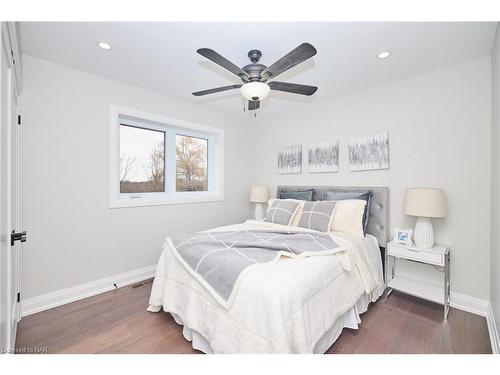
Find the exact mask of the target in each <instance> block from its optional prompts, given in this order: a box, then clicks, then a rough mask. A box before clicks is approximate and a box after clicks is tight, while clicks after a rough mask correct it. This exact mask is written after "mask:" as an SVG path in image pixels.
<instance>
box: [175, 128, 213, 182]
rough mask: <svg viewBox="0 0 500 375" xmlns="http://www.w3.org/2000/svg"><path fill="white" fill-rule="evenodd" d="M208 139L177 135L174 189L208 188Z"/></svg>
mask: <svg viewBox="0 0 500 375" xmlns="http://www.w3.org/2000/svg"><path fill="white" fill-rule="evenodd" d="M207 150H208V140H206V139H203V138H195V137H188V136H184V135H177V137H176V191H207V190H208V176H207V165H208V157H207Z"/></svg>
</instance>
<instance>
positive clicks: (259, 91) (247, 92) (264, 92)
mask: <svg viewBox="0 0 500 375" xmlns="http://www.w3.org/2000/svg"><path fill="white" fill-rule="evenodd" d="M270 90H271V88H270V87H269V85H268V84H267V83H263V82H248V83H245V84H244V85H243V86H241V95H243V96H244V97H245V99H247V100H254V101H256V100H262V99H264V98H265V97H266V96H268V95H269V91H270Z"/></svg>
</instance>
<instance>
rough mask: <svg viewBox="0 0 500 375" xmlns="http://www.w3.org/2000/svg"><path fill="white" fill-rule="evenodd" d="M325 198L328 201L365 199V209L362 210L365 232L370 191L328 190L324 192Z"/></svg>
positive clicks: (370, 197) (370, 196)
mask: <svg viewBox="0 0 500 375" xmlns="http://www.w3.org/2000/svg"><path fill="white" fill-rule="evenodd" d="M326 199H327V200H329V201H343V200H346V199H362V200H364V201H366V206H365V211H364V212H363V233H364V234H366V228H367V226H368V219H369V212H370V201H371V199H372V192H371V191H360V192H354V191H328V192H327V193H326Z"/></svg>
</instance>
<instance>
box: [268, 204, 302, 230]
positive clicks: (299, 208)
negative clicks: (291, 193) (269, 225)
mask: <svg viewBox="0 0 500 375" xmlns="http://www.w3.org/2000/svg"><path fill="white" fill-rule="evenodd" d="M277 200H280V199H278V198H273V199H269V201H268V202H267V209H268V210H269V207H271V205H272V204H273V202H274V201H277ZM281 200H286V201H292V202H298V203H299V205H298V206H297V208H296V209H295V212H294V213H293V216H292V220H291V222H290V226H292V227H296V226H297V225H298V224H299V220H300V215H301V214H302V210H303V209H304V203H305V201H303V200H300V199H281Z"/></svg>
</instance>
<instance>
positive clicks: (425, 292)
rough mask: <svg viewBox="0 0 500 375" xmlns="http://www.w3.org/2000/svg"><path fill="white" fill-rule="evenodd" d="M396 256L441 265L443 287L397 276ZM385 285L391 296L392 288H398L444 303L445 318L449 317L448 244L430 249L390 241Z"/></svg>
mask: <svg viewBox="0 0 500 375" xmlns="http://www.w3.org/2000/svg"><path fill="white" fill-rule="evenodd" d="M396 258H400V259H406V260H409V261H412V262H418V263H424V264H429V265H432V266H437V267H439V268H440V270H441V271H442V272H443V289H441V288H438V287H435V286H433V285H428V284H424V283H420V282H418V281H413V280H410V279H406V278H402V277H398V276H395V275H394V268H395V265H396ZM389 261H390V262H391V265H389ZM389 271H390V272H389ZM385 286H386V296H389V294H390V293H391V292H392V290H397V291H399V292H403V293H406V294H410V295H412V296H415V297H419V298H423V299H426V300H429V301H432V302H437V303H440V304H442V305H444V319H447V318H448V311H449V310H450V250H449V249H448V248H447V247H446V246H437V245H434V246H433V247H432V248H430V249H420V248H418V247H415V246H408V245H403V244H399V243H395V242H392V241H391V242H389V243H388V244H387V249H386V252H385Z"/></svg>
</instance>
